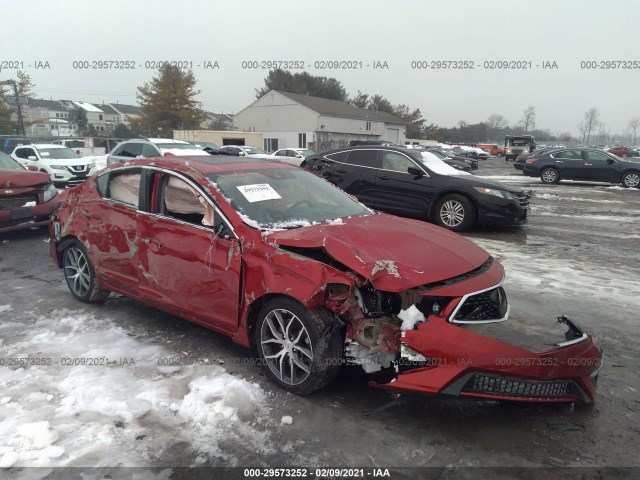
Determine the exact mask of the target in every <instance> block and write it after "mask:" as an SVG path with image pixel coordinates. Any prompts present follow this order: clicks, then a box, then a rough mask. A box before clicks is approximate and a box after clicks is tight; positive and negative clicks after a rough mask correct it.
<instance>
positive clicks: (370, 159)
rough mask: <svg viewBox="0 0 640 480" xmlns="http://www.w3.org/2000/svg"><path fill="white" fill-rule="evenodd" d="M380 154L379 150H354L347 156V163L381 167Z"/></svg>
mask: <svg viewBox="0 0 640 480" xmlns="http://www.w3.org/2000/svg"><path fill="white" fill-rule="evenodd" d="M378 154H379V151H378V150H353V151H352V152H351V153H350V154H349V157H347V160H346V163H349V164H351V165H358V166H362V167H370V168H380V159H379V155H378Z"/></svg>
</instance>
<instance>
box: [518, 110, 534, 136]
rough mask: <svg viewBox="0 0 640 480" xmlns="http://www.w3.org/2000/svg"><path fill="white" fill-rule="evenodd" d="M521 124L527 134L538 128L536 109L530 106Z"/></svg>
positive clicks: (524, 113)
mask: <svg viewBox="0 0 640 480" xmlns="http://www.w3.org/2000/svg"><path fill="white" fill-rule="evenodd" d="M520 124H521V125H522V126H523V127H524V131H525V132H528V131H529V130H533V129H534V128H536V107H534V106H533V105H530V106H528V107H527V108H525V109H524V112H523V113H522V119H521V120H520Z"/></svg>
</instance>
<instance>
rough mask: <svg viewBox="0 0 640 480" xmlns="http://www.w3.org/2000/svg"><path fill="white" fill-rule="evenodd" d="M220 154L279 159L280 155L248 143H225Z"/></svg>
mask: <svg viewBox="0 0 640 480" xmlns="http://www.w3.org/2000/svg"><path fill="white" fill-rule="evenodd" d="M218 153H219V155H233V156H239V157H253V158H264V159H265V160H274V161H277V160H278V157H276V156H274V155H269V154H268V153H265V152H264V151H263V150H260V149H259V148H258V147H250V146H248V145H225V146H224V147H220V150H219V152H218Z"/></svg>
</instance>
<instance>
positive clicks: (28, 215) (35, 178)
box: [0, 152, 58, 232]
mask: <svg viewBox="0 0 640 480" xmlns="http://www.w3.org/2000/svg"><path fill="white" fill-rule="evenodd" d="M57 196H58V191H57V190H56V188H55V187H54V186H53V184H52V183H51V179H50V178H49V174H48V173H42V172H32V171H30V170H27V169H26V168H24V167H23V166H22V165H20V164H19V163H18V162H16V161H15V160H14V159H13V158H11V157H10V156H9V155H7V154H5V153H2V152H0V232H8V231H11V230H20V229H23V228H30V227H38V226H42V225H47V224H48V223H49V215H51V213H52V212H53V210H55V208H56V207H57V206H58V199H57Z"/></svg>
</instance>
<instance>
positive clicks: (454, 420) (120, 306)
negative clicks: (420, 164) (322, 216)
mask: <svg viewBox="0 0 640 480" xmlns="http://www.w3.org/2000/svg"><path fill="white" fill-rule="evenodd" d="M475 174H476V175H480V176H489V177H496V178H497V179H499V180H500V181H504V182H507V183H512V184H515V185H518V186H520V187H522V188H523V189H526V190H528V189H531V190H532V192H533V197H532V198H531V205H532V215H531V218H530V221H529V223H528V225H526V226H525V227H522V228H507V229H498V230H494V229H481V230H475V231H473V232H471V233H469V234H466V236H467V237H468V238H471V239H472V240H473V241H476V242H477V243H479V244H480V245H481V246H483V247H484V248H486V249H487V250H489V251H490V252H491V253H492V254H493V255H494V256H496V257H497V258H498V259H499V260H500V261H501V262H502V263H503V264H504V266H505V269H506V272H507V278H506V281H505V289H506V291H507V294H508V296H509V300H510V303H511V318H510V321H509V322H508V325H505V327H504V328H505V330H504V331H505V332H508V333H507V334H506V335H507V336H508V337H512V338H514V339H515V338H517V337H518V336H519V335H521V336H522V338H526V339H527V341H530V342H534V343H535V342H539V344H542V343H544V342H549V341H556V340H558V338H557V336H556V335H557V334H556V330H555V329H554V328H551V327H553V324H554V321H555V318H556V317H557V316H558V315H560V314H567V315H570V316H571V317H573V318H575V319H577V320H579V322H580V323H581V324H582V325H583V326H585V327H586V329H587V330H589V331H590V332H591V333H592V334H593V336H594V340H595V342H596V344H597V345H598V346H599V347H601V348H603V349H604V365H605V366H604V368H603V370H602V372H601V374H600V379H599V385H598V388H599V394H598V395H599V396H598V398H597V401H596V403H595V405H593V406H588V407H584V406H574V405H535V404H516V403H508V402H478V401H461V400H458V399H445V398H427V397H421V398H417V399H411V400H410V401H408V402H407V403H405V404H402V405H400V406H395V407H393V408H389V409H386V410H384V411H382V412H379V413H376V414H374V415H368V416H366V415H364V413H365V412H369V411H372V410H375V409H377V408H378V407H380V406H382V405H384V404H385V403H386V402H388V401H389V400H390V397H389V396H388V395H387V394H385V393H384V392H381V391H378V390H375V389H371V388H370V387H368V386H367V377H366V376H365V375H364V374H363V373H361V371H360V370H359V369H358V367H352V368H346V369H343V371H342V372H341V374H340V375H339V377H338V378H337V380H336V381H335V382H334V383H333V384H331V385H330V386H329V387H327V388H325V389H324V390H322V391H321V392H318V393H316V394H314V395H312V396H309V397H296V396H294V395H291V394H288V393H285V392H283V391H281V390H279V389H278V388H276V387H274V386H273V385H272V383H271V382H269V381H268V380H267V379H266V377H265V376H264V375H263V372H262V370H261V367H260V366H257V365H253V363H254V356H253V355H252V353H251V352H250V351H247V350H245V349H243V348H241V347H238V346H236V345H235V344H233V342H232V341H231V340H229V339H227V338H225V337H223V336H221V335H218V334H215V333H213V332H211V331H208V330H206V329H204V328H201V327H199V326H195V325H193V324H190V323H188V322H185V321H183V320H180V319H178V318H176V317H173V316H171V315H167V314H165V313H162V312H160V311H157V310H154V309H151V308H148V307H146V306H144V305H142V304H139V303H136V302H134V301H131V300H128V299H126V298H123V297H111V298H110V299H109V300H107V302H106V303H105V304H102V305H91V306H87V305H84V304H80V303H78V302H76V301H75V300H74V299H73V298H72V297H71V295H70V294H69V293H68V290H67V287H66V284H65V283H64V281H63V278H62V274H61V272H60V271H59V270H57V269H56V268H55V267H54V265H53V263H52V262H51V260H50V258H49V256H48V247H49V244H48V243H47V234H46V232H45V231H44V230H28V231H23V232H13V233H9V234H4V235H0V272H1V275H2V276H1V277H0V278H1V280H0V284H1V288H0V335H1V336H2V337H0V353H1V352H2V350H4V351H5V354H6V353H7V352H11V355H15V354H17V353H20V354H21V355H30V356H38V355H41V356H44V354H46V355H49V356H53V357H55V356H56V355H57V358H62V357H64V356H65V355H71V354H73V355H75V356H80V355H81V354H82V353H83V352H82V351H81V350H82V348H81V347H77V346H74V345H75V344H74V343H73V342H75V341H76V340H77V339H78V338H85V337H86V338H90V337H91V335H98V336H100V335H104V339H105V342H107V341H113V340H112V339H116V340H115V341H116V342H118V340H117V339H118V338H121V339H122V340H121V341H122V344H121V349H120V350H118V349H117V348H116V347H114V349H113V350H112V352H115V353H114V355H115V357H117V358H115V357H114V358H115V360H114V358H112V360H114V361H116V362H117V363H116V364H111V366H104V365H94V366H86V365H85V366H83V367H82V368H83V369H84V370H82V371H81V372H80V371H74V372H73V374H74V375H76V377H77V375H79V374H80V373H82V374H88V375H93V376H94V377H91V378H90V379H89V377H87V380H86V381H87V382H96V381H98V383H99V379H100V378H103V379H105V380H104V381H105V382H107V383H108V382H110V381H111V380H109V378H110V375H111V372H116V371H117V372H120V373H119V374H118V375H120V376H119V377H117V378H116V377H114V380H113V381H114V382H122V384H123V385H127V382H130V383H129V385H130V386H131V391H132V392H135V393H136V395H135V398H137V399H140V398H146V400H145V401H147V402H148V404H147V406H146V407H145V406H144V405H142V404H136V405H133V404H131V402H130V401H129V402H128V403H126V401H127V399H126V398H125V399H124V400H122V401H125V403H126V407H123V409H121V410H122V411H120V410H117V409H115V410H114V409H110V407H109V408H107V407H106V406H105V407H101V408H93V407H91V405H89V403H92V404H95V403H96V402H97V401H98V399H99V397H100V396H104V395H107V396H109V395H111V394H110V393H109V392H108V391H104V392H103V391H100V390H99V388H105V387H104V385H103V386H102V387H97V386H96V388H97V389H98V390H96V391H99V392H100V393H98V394H95V396H94V397H92V398H91V402H86V403H87V405H84V406H83V405H81V402H80V400H79V399H81V398H83V395H87V396H89V395H90V392H89V391H88V390H87V391H86V392H83V385H84V384H83V383H82V381H78V380H77V378H76V377H74V378H76V380H75V383H74V385H73V387H69V386H68V385H67V384H68V383H69V381H70V377H71V375H72V369H71V367H69V368H68V370H66V371H64V369H62V368H61V367H59V368H58V370H57V371H54V370H55V369H54V367H47V366H43V367H41V368H39V369H35V368H34V367H26V368H25V369H24V370H20V371H16V368H17V367H16V366H7V365H4V366H0V466H1V464H2V459H3V454H4V455H5V457H4V460H5V466H9V465H13V467H14V468H13V469H12V471H14V472H15V471H16V467H20V466H29V465H44V466H47V465H49V466H56V465H75V466H91V465H101V466H114V465H118V464H121V465H137V466H192V465H203V466H206V465H215V466H221V465H242V466H244V465H255V466H301V465H303V466H325V467H334V466H345V467H346V466H352V467H404V468H406V467H437V468H436V470H434V471H430V472H431V473H433V475H435V477H436V478H439V477H441V476H444V477H447V478H454V475H453V474H451V475H449V476H447V475H446V474H445V473H446V472H447V471H449V470H448V469H450V468H451V467H480V466H482V467H541V466H542V467H565V466H571V467H589V468H591V469H592V470H588V473H587V475H588V476H587V478H591V477H590V476H589V475H591V474H593V475H594V476H598V475H600V473H598V472H602V471H601V470H600V469H602V468H604V467H616V468H620V467H640V458H639V457H638V454H637V448H638V444H639V443H640V415H639V412H640V396H639V395H638V389H640V368H639V367H640V344H639V342H638V338H640V319H639V311H640V275H639V273H638V268H639V265H640V248H639V247H640V228H639V225H640V190H637V189H634V190H626V189H622V188H621V187H615V186H610V185H603V184H599V185H598V184H587V183H575V182H573V183H562V184H560V185H552V186H546V185H543V184H542V183H541V182H540V181H539V179H535V178H524V177H522V175H521V173H520V172H517V171H515V170H514V169H513V165H512V162H505V161H504V160H503V159H500V158H491V159H489V160H487V161H481V162H480V169H479V170H478V171H477V172H475ZM83 319H84V320H83ZM79 322H83V323H79ZM493 328H495V327H493ZM103 329H104V332H105V333H102V332H103ZM39 334H41V335H42V336H43V337H42V338H43V339H41V340H42V341H41V342H40V343H38V341H39V340H38V339H37V338H36V339H34V338H32V337H34V336H37V335H39ZM45 337H46V338H45ZM65 339H67V341H68V342H69V344H68V345H69V348H72V349H73V352H71V353H65V348H66V347H67V345H66V344H65ZM94 341H95V340H94ZM21 342H22V343H21ZM47 342H48V343H47ZM89 343H91V342H89V341H87V344H89ZM98 343H99V341H98ZM36 345H45V346H39V347H36ZM29 348H39V349H40V350H39V351H35V352H34V351H28V350H29ZM78 348H79V349H80V350H78ZM89 348H90V347H87V349H89ZM91 348H93V347H91ZM56 349H57V352H56ZM153 349H155V350H153ZM144 352H147V353H146V354H145V353H144ZM2 356H3V354H0V357H2ZM159 356H162V357H164V358H174V359H182V361H183V363H190V362H192V361H195V363H196V364H195V365H182V366H181V367H180V368H176V369H174V370H171V369H165V370H162V371H161V372H160V374H159V373H158V371H157V370H158V365H157V363H158V361H157V358H159ZM123 357H125V358H131V359H133V360H134V361H136V364H135V366H134V365H127V364H126V363H125V364H122V361H121V359H122V358H123ZM185 361H186V362H185ZM145 362H146V363H145ZM154 362H155V364H154ZM174 366H175V365H174ZM3 369H4V372H3V371H2V370H3ZM7 369H10V370H11V371H8V370H7ZM50 369H54V370H50ZM223 369H224V372H225V373H224V374H222V373H221V372H222V371H223ZM30 372H31V376H32V377H33V378H31V379H30V380H29V381H30V382H31V384H29V385H28V386H26V387H23V386H21V385H20V382H21V381H22V380H21V379H23V378H27V379H28V378H29V375H30ZM34 372H35V373H34ZM36 373H37V374H36ZM18 374H19V376H18ZM127 375H128V376H127ZM221 375H224V377H221ZM203 376H204V377H207V376H209V377H210V378H218V379H220V378H224V379H225V380H224V382H226V384H227V385H232V384H233V382H234V381H235V380H234V379H237V381H238V382H241V383H242V385H243V386H242V387H241V388H240V387H238V390H237V392H238V395H237V397H236V398H235V399H234V400H230V399H229V398H228V397H225V401H226V402H227V403H226V405H227V406H228V407H230V408H231V409H233V408H236V410H238V404H241V403H242V402H244V401H246V402H249V403H251V402H259V403H260V404H261V405H260V406H259V407H255V408H250V409H249V410H248V411H247V412H244V413H243V412H242V411H240V412H238V411H235V412H233V411H231V412H230V414H229V415H227V416H225V415H226V414H225V413H224V411H223V410H216V412H215V413H216V415H218V414H219V415H218V416H216V415H214V416H208V417H207V416H204V417H203V416H198V415H195V414H191V416H189V415H190V414H189V412H187V411H186V410H188V409H189V407H188V405H187V404H186V402H185V401H184V400H182V401H181V402H178V403H177V404H176V405H177V406H175V408H174V406H173V404H171V405H169V403H171V398H173V399H176V398H180V399H184V398H186V397H185V396H186V395H187V393H188V392H193V391H194V389H195V387H194V384H193V382H194V380H195V379H197V378H201V377H203ZM160 377H162V378H160ZM38 378H40V379H41V380H46V381H44V383H43V384H42V385H40V386H39V384H38V381H39V380H38ZM78 378H79V377H78ZM96 379H97V380H96ZM26 381H27V380H25V382H26ZM154 381H158V382H164V383H162V385H163V387H162V389H159V388H156V387H157V385H156V386H154V383H153V382H154ZM145 382H148V383H145ZM253 384H255V385H253ZM92 385H93V384H92ZM158 385H159V384H158ZM238 385H240V383H238ZM65 388H66V390H65ZM21 389H22V390H21ZM25 389H26V390H25ZM154 389H156V390H157V391H161V390H162V392H163V393H162V395H165V396H166V398H167V399H168V400H167V401H166V402H165V403H167V405H165V404H164V403H163V402H161V401H160V402H158V403H154V402H155V400H154V399H153V398H150V397H149V395H147V397H149V398H147V397H145V396H144V392H145V391H155V390H154ZM11 391H13V392H14V393H13V394H12V393H11ZM20 392H23V393H22V394H24V392H28V398H29V401H30V402H31V403H28V402H27V403H25V402H22V403H21V399H20V398H17V396H18V395H21V393H20ZM69 392H75V393H73V395H72V394H71V393H69ZM38 394H42V395H45V399H39V397H38V396H37V395H38ZM158 395H159V396H161V395H160V394H158ZM208 395H209V397H207V396H206V395H203V396H201V398H200V400H201V403H199V404H198V403H195V404H193V405H195V406H193V411H200V410H199V409H202V408H203V405H204V406H205V407H206V406H207V402H209V403H212V402H213V400H211V398H213V397H215V395H214V394H211V393H209V394H208ZM252 395H254V396H252ZM70 396H73V397H74V400H73V401H70V400H69V397H70ZM132 396H133V395H132ZM49 397H51V398H49ZM125 397H126V395H125ZM7 398H8V399H9V400H6V399H7ZM87 398H88V397H87ZM46 399H48V400H46ZM112 400H113V399H112ZM129 400H130V399H129ZM15 402H17V403H18V405H14V403H15ZM47 402H49V404H51V403H52V402H53V405H50V406H49V407H48V408H49V410H46V408H45V407H46V405H45V404H47ZM56 402H57V403H56ZM70 402H71V403H73V402H75V403H74V405H77V408H76V411H75V413H73V415H71V413H70V412H71V410H68V409H67V410H65V408H66V407H69V405H70ZM12 405H13V407H12ZM141 405H142V406H141ZM148 405H153V408H151V407H149V406H148ZM156 406H157V408H156ZM163 408H164V410H166V412H164V413H163V412H161V411H160V410H162V409H163ZM43 409H44V410H43ZM136 409H138V410H136ZM181 409H182V410H185V411H184V412H182V410H181ZM156 410H157V411H156ZM136 411H138V413H136ZM39 412H40V413H39ZM42 412H44V413H42ZM87 412H92V413H91V414H90V415H89V413H87ZM167 412H169V413H171V412H173V413H175V414H176V415H177V416H180V415H181V414H183V416H182V417H181V418H182V420H180V421H176V420H175V419H172V418H171V416H170V415H166V414H165V413H167ZM181 412H182V413H181ZM209 413H210V415H213V414H212V413H211V412H209ZM20 415H22V418H24V422H27V421H28V422H29V424H30V425H31V426H32V427H33V424H34V423H36V421H38V420H42V421H44V420H46V421H48V422H49V424H48V425H47V426H46V429H45V430H41V432H42V431H44V433H45V434H46V433H47V432H49V433H51V432H52V430H53V431H56V432H58V433H59V435H58V436H56V435H53V434H52V435H53V436H52V438H53V437H54V436H55V438H58V440H53V441H49V442H44V443H43V445H41V447H42V448H41V449H40V450H38V448H37V447H38V445H37V444H36V443H37V442H36V440H34V439H35V438H37V435H35V436H34V435H32V436H31V437H29V432H26V433H24V432H23V433H24V434H23V436H22V437H19V436H17V434H16V433H15V431H14V430H16V428H17V425H13V424H11V422H12V421H14V420H13V419H15V418H18V417H19V416H20ZM234 415H235V417H234ZM283 416H290V417H291V418H292V423H291V424H288V423H287V422H286V421H285V422H284V423H282V422H281V418H282V417H283ZM216 419H222V420H220V421H221V422H222V423H221V425H224V426H225V428H227V429H228V430H226V431H224V430H223V431H220V430H218V431H211V430H207V429H208V428H209V427H210V425H207V422H215V421H216ZM24 422H23V423H24ZM74 422H76V423H74ZM225 422H226V423H225ZM3 423H4V430H3ZM70 425H71V426H72V427H70ZM74 425H75V427H74ZM86 425H91V428H94V427H95V428H98V427H101V428H102V429H103V430H104V432H103V433H101V434H96V432H95V431H89V430H86V431H85V430H83V428H84V427H83V426H86ZM36 427H37V428H39V427H38V426H36ZM36 427H33V428H36ZM37 428H36V429H37ZM65 428H66V430H65ZM74 429H75V430H74ZM114 429H115V430H114ZM234 429H235V431H234ZM74 431H75V432H76V433H75V435H76V436H78V435H81V436H82V439H83V443H86V442H89V443H91V442H92V441H94V442H95V441H96V438H100V436H101V435H106V436H107V437H108V438H110V443H106V444H104V445H102V446H101V445H100V444H96V445H94V447H93V448H88V447H86V445H84V448H87V450H86V452H85V453H83V454H82V455H79V454H77V451H78V450H77V449H79V448H81V447H80V446H78V445H75V444H74V443H73V438H74ZM101 431H102V430H101ZM78 432H80V433H78ZM92 432H93V433H92ZM105 432H106V433H105ZM114 432H115V433H114ZM3 435H4V436H3ZM26 438H31V439H32V440H31V443H29V442H27V441H26V440H24V439H26ZM21 439H22V440H21ZM3 441H4V444H3ZM21 442H22V443H21ZM34 442H35V443H34ZM260 442H262V444H261V443H260ZM212 443H215V448H207V444H208V445H209V446H211V444H212ZM57 444H64V445H65V447H64V449H63V450H62V451H51V450H49V451H48V452H49V453H48V454H46V455H44V454H42V449H44V448H49V449H51V448H53V447H55V446H56V445H57ZM74 445H75V446H74ZM20 448H22V449H23V450H24V449H29V452H31V453H30V455H31V457H29V455H26V456H23V457H20V458H18V457H16V455H18V454H19V452H18V451H19V450H20ZM74 448H75V449H76V450H74ZM3 449H4V450H3ZM38 451H40V454H38ZM16 452H18V453H16ZM34 452H35V453H34ZM101 452H104V454H102V453H101ZM107 452H110V453H109V454H108V455H107ZM29 458H31V459H29ZM11 460H13V462H11ZM443 468H444V470H443ZM398 472H399V473H398V475H399V477H397V478H418V477H419V476H420V475H423V474H422V473H420V474H418V472H421V471H412V470H406V471H405V470H402V471H398ZM523 472H525V473H523ZM523 472H519V474H518V475H515V474H514V473H513V472H507V473H505V474H504V478H513V477H514V476H519V475H520V474H522V475H523V478H527V477H526V471H523ZM606 472H607V475H612V474H616V475H621V477H620V478H622V476H626V475H627V474H638V473H639V472H640V469H636V470H631V471H629V470H613V471H611V470H607V471H606ZM431 473H430V474H429V475H431ZM476 473H477V472H476ZM425 475H426V474H425ZM465 475H466V476H465ZM0 476H2V473H1V471H0ZM473 476H475V473H474V471H473V470H469V471H467V473H465V471H464V470H462V471H457V474H456V476H455V478H458V477H459V478H471V477H473ZM605 476H606V475H605ZM425 478H426V477H425ZM429 478H432V477H431V476H429ZM572 478H573V477H572Z"/></svg>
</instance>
